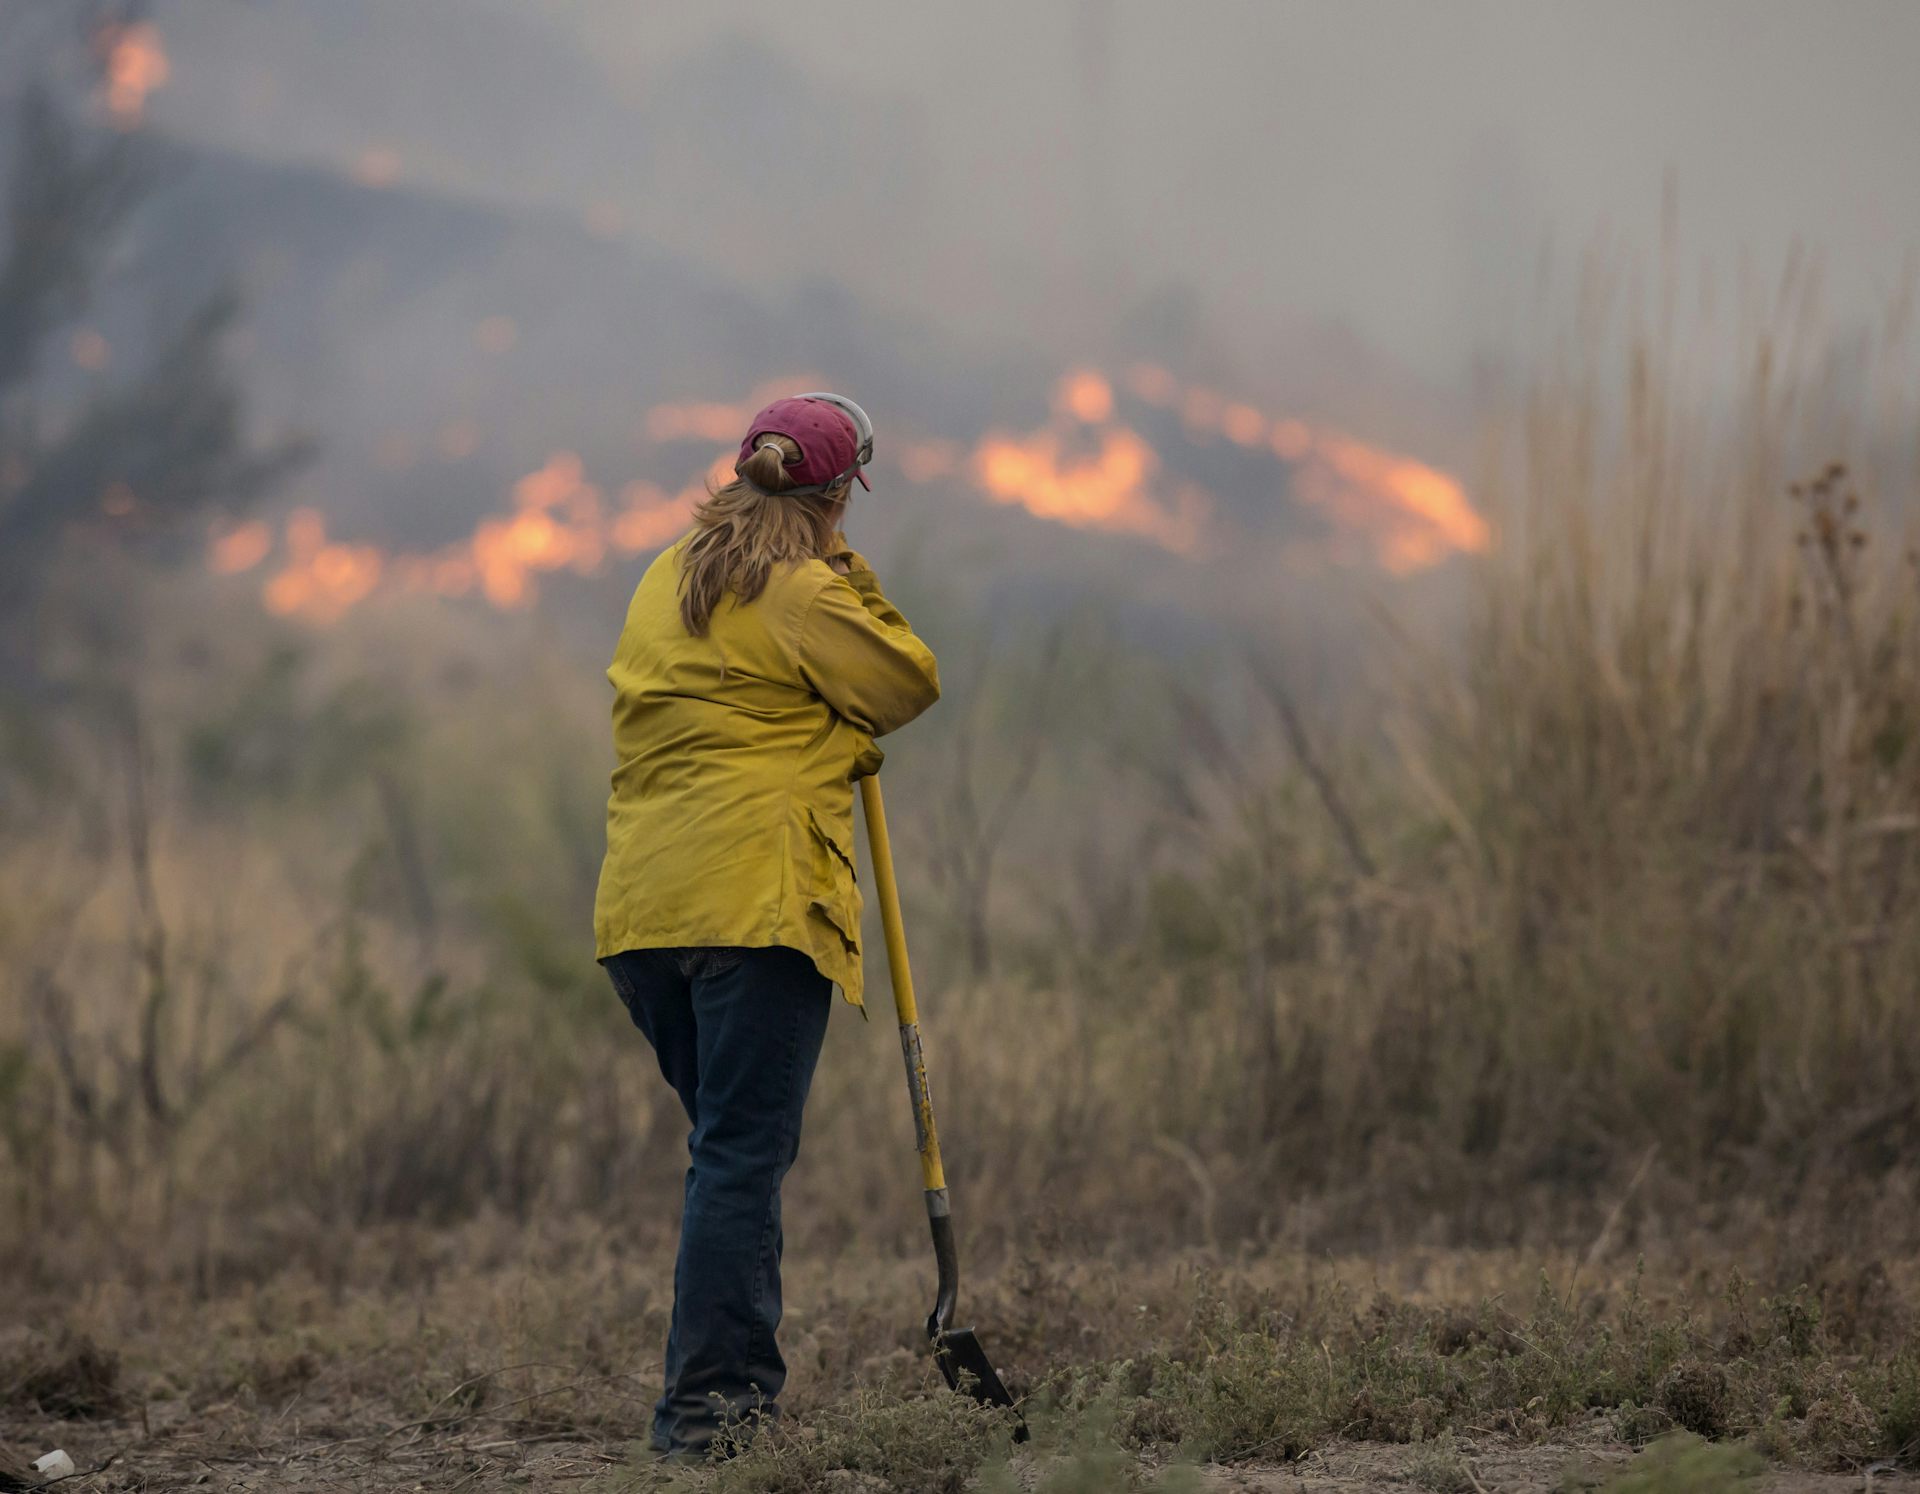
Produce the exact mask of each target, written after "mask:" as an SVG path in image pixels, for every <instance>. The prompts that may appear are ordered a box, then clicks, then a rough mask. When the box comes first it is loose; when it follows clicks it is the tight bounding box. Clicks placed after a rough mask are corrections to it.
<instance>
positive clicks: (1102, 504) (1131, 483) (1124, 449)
mask: <svg viewBox="0 0 1920 1494" xmlns="http://www.w3.org/2000/svg"><path fill="white" fill-rule="evenodd" d="M1098 440H1099V446H1098V449H1097V450H1095V451H1093V452H1091V453H1090V454H1083V455H1078V456H1075V455H1070V454H1069V453H1068V452H1067V449H1066V448H1067V444H1068V443H1067V441H1066V439H1065V437H1064V436H1063V435H1062V433H1061V432H1059V431H1055V430H1041V431H1036V432H1034V433H1033V434H1032V435H1030V436H1027V437H1025V438H1017V437H1007V436H989V437H987V439H986V440H984V441H982V442H981V443H980V447H979V449H978V450H977V451H976V452H975V453H974V459H973V472H974V476H975V478H976V480H977V481H978V482H979V484H980V486H981V488H982V489H984V490H985V492H986V494H987V496H988V497H989V498H991V499H993V500H994V501H995V502H996V503H1017V504H1019V505H1021V506H1022V507H1024V508H1025V509H1026V510H1027V511H1028V512H1029V513H1033V514H1036V515H1038V516H1039V517H1040V518H1043V519H1052V520H1054V521H1056V522H1057V523H1061V524H1073V525H1076V526H1080V527H1093V528H1098V529H1115V530H1119V531H1121V532H1123V533H1128V534H1143V535H1145V536H1147V537H1148V538H1149V539H1154V540H1158V541H1159V542H1160V543H1161V544H1163V545H1165V546H1166V547H1167V548H1168V549H1169V550H1176V551H1181V552H1188V551H1191V550H1192V549H1193V548H1194V546H1195V544H1196V543H1197V542H1198V539H1199V520H1200V517H1201V516H1200V514H1199V513H1198V512H1197V509H1198V508H1199V507H1200V506H1201V505H1199V504H1196V503H1195V502H1194V501H1193V500H1192V499H1191V498H1186V499H1185V500H1184V501H1183V502H1182V504H1181V506H1180V507H1179V508H1178V509H1175V510H1168V509H1166V508H1163V507H1162V506H1161V505H1160V504H1159V503H1158V502H1156V501H1155V499H1154V498H1153V496H1152V495H1151V494H1150V492H1149V491H1148V484H1149V482H1150V481H1151V480H1152V479H1153V477H1154V476H1155V475H1156V474H1157V473H1158V471H1159V467H1160V459H1159V457H1158V456H1156V455H1155V454H1154V451H1153V448H1152V447H1151V446H1149V445H1147V443H1146V442H1145V441H1144V440H1142V439H1141V438H1140V436H1139V435H1138V434H1136V433H1135V432H1133V431H1131V430H1128V429H1127V428H1126V427H1124V426H1119V427H1108V428H1106V429H1104V430H1102V431H1101V432H1099V436H1098Z"/></svg>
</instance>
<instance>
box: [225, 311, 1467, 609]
mask: <svg viewBox="0 0 1920 1494" xmlns="http://www.w3.org/2000/svg"><path fill="white" fill-rule="evenodd" d="M480 328H481V330H480V331H479V332H478V333H477V334H476V341H477V342H479V343H480V344H481V345H482V346H490V347H491V349H492V350H494V351H505V350H506V349H507V348H510V347H511V346H512V344H513V341H514V337H515V330H514V326H513V323H512V322H510V321H508V320H507V319H506V318H504V317H494V318H488V319H487V320H486V321H484V322H482V323H481V324H480ZM814 382H817V381H815V380H812V379H809V378H797V379H783V380H777V381H772V382H770V383H768V384H765V385H762V386H761V387H760V388H759V389H757V390H755V391H754V392H753V394H752V396H751V397H750V398H749V399H748V400H747V401H746V402H744V403H741V404H726V403H718V402H698V401H681V402H672V403H666V404H660V405H656V406H654V407H652V408H651V409H649V410H647V411H646V412H645V414H644V416H643V418H642V420H641V430H642V432H643V434H644V437H645V439H646V440H647V441H649V442H656V443H668V442H679V441H692V440H697V441H707V442H719V443H723V444H724V447H725V449H724V450H722V451H721V453H720V454H719V455H717V456H716V457H715V458H714V460H713V462H712V464H711V466H710V467H709V468H708V469H707V470H706V472H705V473H704V474H703V480H701V481H694V482H691V483H688V484H686V485H684V486H682V487H681V488H680V489H678V490H677V491H673V492H669V491H668V490H667V489H665V488H662V487H660V486H658V485H657V484H655V483H652V482H648V481H644V480H641V481H633V482H629V483H627V484H626V485H625V486H623V487H621V488H620V489H619V491H618V496H617V499H616V500H614V501H609V500H608V499H607V498H606V496H605V495H604V493H603V491H602V489H601V488H600V487H599V486H597V485H596V484H594V483H593V482H590V481H589V480H588V479H587V476H586V473H585V470H584V468H583V466H582V463H581V461H580V458H579V457H578V456H576V455H575V454H573V453H572V452H566V451H561V452H555V453H553V454H552V455H551V456H550V457H549V458H548V459H547V461H546V462H545V463H544V464H543V465H542V466H541V467H539V468H538V469H537V470H535V471H533V472H530V473H528V474H527V475H526V476H524V477H522V478H521V479H519V481H517V482H516V483H515V484H514V485H513V488H512V491H511V495H510V507H509V511H508V512H507V513H505V514H504V515H493V516H489V517H487V518H485V519H482V520H481V521H480V522H479V524H478V525H477V526H476V527H475V529H474V531H473V533H472V535H471V536H469V537H468V538H467V539H465V540H462V541H459V542H457V543H454V544H451V545H448V546H446V547H444V548H442V549H440V550H438V551H435V552H433V553H431V554H425V555H398V556H389V555H387V554H385V553H384V552H383V551H381V550H380V549H378V548H377V547H375V546H372V545H346V544H340V543H336V542H331V541H329V540H328V538H327V534H326V527H325V522H324V520H323V519H322V518H321V516H320V515H319V514H318V513H316V512H314V511H313V510H311V509H301V510H297V511H296V512H294V513H293V514H291V515H290V516H289V517H288V519H287V523H286V529H285V536H284V538H285V545H284V551H285V556H284V563H283V565H282V566H281V568H280V569H279V570H278V571H277V572H275V573H274V574H273V575H272V576H271V578H270V579H269V580H268V581H267V582H266V585H265V589H264V595H265V599H266V603H267V606H268V607H269V608H271V609H272V610H273V611H275V612H278V613H281V614H283V615H288V616H298V617H303V618H306V619H309V620H311V621H315V622H331V621H333V620H334V619H336V618H338V617H340V616H341V615H342V614H344V613H345V612H346V611H348V610H349V609H351V608H352V607H353V606H355V605H357V604H358V603H359V602H360V601H362V600H363V599H365V598H366V597H368V596H370V595H372V594H373V593H374V591H375V590H376V589H378V588H380V587H382V586H385V587H388V588H390V589H392V590H396V591H402V592H424V593H429V594H433V595H439V596H465V595H470V594H473V593H476V592H477V593H478V594H479V595H481V596H483V597H485V598H486V599H487V600H488V601H489V602H491V603H492V604H493V605H494V606H496V607H502V608H514V607H524V606H526V605H528V604H530V603H531V602H532V601H533V600H534V598H535V597H536V596H537V595H538V578H539V577H540V576H541V575H543V574H547V573H552V572H559V571H572V572H575V573H577V574H582V575H589V574H592V573H594V572H596V571H598V570H600V569H601V568H602V567H603V566H604V565H605V563H606V562H607V560H608V558H609V556H611V555H639V554H642V553H644V552H646V551H649V550H655V549H658V548H660V547H661V546H662V545H665V544H667V543H669V542H670V541H672V540H673V539H674V538H675V537H676V536H678V535H679V534H680V533H681V532H683V531H684V530H685V528H686V527H687V524H688V522H689V520H690V515H691V511H692V508H693V506H694V504H695V503H697V502H698V501H699V500H700V499H701V498H702V497H704V496H705V494H706V491H707V487H708V486H709V485H710V486H715V487H717V486H720V485H722V484H724V483H727V482H730V481H731V480H732V478H733V460H734V455H733V450H732V446H733V442H734V440H735V438H736V436H737V435H738V433H739V432H741V431H742V430H744V429H745V427H746V423H747V421H748V420H749V419H750V418H751V416H752V412H753V411H754V410H755V409H757V408H759V406H760V405H761V404H763V403H765V401H766V400H767V399H768V398H771V397H773V396H774V395H776V394H778V393H780V392H782V391H783V390H786V389H792V388H805V387H807V385H808V384H809V383H814ZM1120 390H1124V391H1125V392H1126V394H1127V395H1129V396H1130V397H1131V398H1132V399H1134V400H1137V401H1139V402H1140V403H1141V404H1144V405H1147V406H1150V407H1152V408H1154V409H1158V410H1162V411H1166V412H1168V413H1170V414H1172V415H1174V416H1177V417H1178V419H1179V421H1180V424H1181V426H1182V428H1183V429H1184V430H1185V431H1186V432H1187V434H1188V435H1189V436H1190V437H1191V438H1192V439H1194V440H1198V441H1212V440H1215V439H1220V438H1224V439H1225V440H1228V441H1231V442H1232V443H1234V444H1235V445H1236V446H1239V447H1242V448H1244V449H1245V450H1247V451H1250V452H1262V453H1266V454H1268V455H1269V456H1271V457H1272V458H1274V459H1277V460H1278V461H1280V462H1282V463H1285V464H1286V465H1287V467H1288V468H1289V470H1290V475H1291V486H1292V490H1293V492H1294V493H1295V494H1296V495H1297V496H1298V497H1299V498H1300V499H1301V500H1302V501H1303V502H1306V503H1308V504H1310V505H1312V506H1313V507H1314V508H1316V509H1318V510H1319V511H1320V512H1321V513H1322V514H1324V515H1325V517H1326V518H1327V520H1328V522H1329V524H1330V526H1331V527H1332V529H1333V531H1334V535H1333V539H1332V541H1331V543H1330V544H1329V545H1327V546H1323V547H1318V548H1316V549H1315V550H1313V551H1309V552H1295V554H1296V558H1308V557H1309V556H1317V557H1320V558H1325V556H1327V555H1328V554H1330V555H1331V556H1333V557H1334V558H1336V559H1347V558H1364V559H1370V560H1372V561H1373V562H1374V563H1375V564H1378V565H1380V566H1382V567H1383V568H1385V569H1386V570H1387V571H1389V572H1391V573H1393V574H1395V575H1406V574H1409V573H1411V572H1414V571H1418V570H1422V569H1425V568H1427V567H1430V566H1433V565H1437V564H1439V563H1440V562H1441V561H1443V560H1445V559H1446V558H1448V557H1449V556H1451V555H1456V554H1461V553H1471V552H1474V551H1479V550H1484V549H1485V548H1486V547H1487V545H1488V544H1489V543H1490V542H1491V534H1490V531H1489V529H1488V526H1487V523H1486V520H1485V519H1483V518H1482V517H1481V516H1480V514H1479V513H1478V512H1476V511H1475V509H1474V507H1473V504H1472V502H1471V501H1470V500H1469V498H1468V497H1467V494H1466V492H1465V491H1464V490H1463V489H1462V488H1461V486H1460V484H1459V483H1458V482H1457V481H1455V480H1454V479H1453V478H1452V477H1450V476H1448V475H1447V474H1446V473H1444V472H1441V471H1439V470H1437V469H1436V468H1433V467H1430V466H1427V465H1426V464H1424V463H1422V462H1418V461H1415V460H1413V459H1412V458H1410V457H1406V456H1402V455H1399V454H1398V453H1395V452H1392V451H1388V450H1385V449H1383V448H1381V447H1377V446H1373V445H1370V444H1368V443H1366V442H1364V441H1361V440H1359V439H1358V438H1356V437H1353V436H1351V435H1347V434H1345V433H1343V432H1340V431H1337V430H1333V429H1330V428H1325V427H1316V426H1313V425H1310V424H1308V423H1307V422H1305V421H1303V420H1299V419H1296V418H1292V417H1287V416H1273V415H1269V414H1267V413H1266V412H1263V411H1262V410H1260V409H1258V408H1256V407H1255V406H1254V405H1252V404H1249V403H1246V402H1244V401H1240V400H1234V399H1229V398H1228V397H1226V396H1225V395H1222V394H1221V393H1219V392H1218V391H1216V390H1213V389H1209V388H1206V387H1203V386H1199V385H1184V384H1182V383H1181V381H1180V380H1178V379H1177V378H1175V377H1174V375H1173V374H1171V373H1170V372H1168V371H1167V370H1166V369H1164V368H1161V367H1160V366H1158V365H1156V364H1150V363H1136V364H1134V365H1132V366H1131V367H1129V368H1127V369H1126V370H1125V371H1124V373H1123V374H1122V376H1121V377H1120V379H1119V380H1118V381H1116V380H1114V379H1112V378H1110V377H1109V376H1107V375H1106V374H1103V373H1101V372H1099V371H1098V370H1095V369H1091V368H1080V369H1075V370H1073V371H1071V372H1069V373H1068V374H1066V375H1065V376H1064V377H1063V378H1062V379H1060V381H1059V382H1058V384H1057V385H1056V386H1055V389H1054V393H1053V399H1052V409H1053V414H1052V416H1051V418H1050V420H1049V421H1048V422H1047V423H1046V424H1045V425H1043V426H1041V427H1039V428H1038V429H1036V430H1033V431H1030V432H1027V433H1025V434H1009V433H1006V432H989V433H988V434H987V435H986V436H984V437H983V438H981V439H980V440H979V441H978V442H977V443H976V444H975V445H974V447H973V448H972V450H971V451H968V450H967V449H966V448H965V447H964V446H963V445H962V444H961V443H959V442H956V441H951V440H944V439H938V438H928V439H921V440H910V441H904V442H901V443H900V444H899V445H898V446H897V447H894V448H892V449H894V450H896V451H897V452H898V456H897V460H898V462H899V468H900V472H901V474H902V475H903V476H904V477H905V478H906V479H907V480H908V481H910V482H914V483H931V482H939V481H942V480H946V479H950V478H952V477H954V476H956V475H962V474H964V475H965V477H966V478H968V479H969V480H970V481H971V482H972V483H973V484H974V485H975V486H976V487H977V488H978V489H979V490H980V492H981V493H982V494H983V495H984V496H985V497H986V498H987V499H988V500H989V501H991V502H994V503H999V504H1006V505H1012V506H1017V507H1020V508H1023V509H1025V510H1026V511H1027V512H1028V513H1030V514H1032V515H1034V516H1035V517H1037V518H1042V519H1046V520H1049V521H1051V522H1053V523H1058V524H1066V525H1071V526H1075V527H1080V528H1095V529H1105V530H1111V531H1114V532H1117V533H1122V534H1133V535H1138V536H1140V537H1142V538H1145V539H1148V540H1151V541H1153V542H1154V543H1156V544H1159V545H1161V546H1163V547H1164V548H1166V549H1168V550H1170V551H1173V552H1174V553H1176V554H1181V555H1195V554H1198V553H1200V552H1202V551H1204V550H1205V549H1207V548H1208V546H1209V544H1211V543H1214V542H1217V541H1218V540H1219V539H1220V536H1219V535H1217V534H1216V533H1215V525H1216V518H1217V514H1216V509H1217V505H1216V504H1215V502H1214V501H1213V499H1212V498H1211V497H1210V496H1209V495H1208V494H1207V493H1205V492H1204V491H1202V490H1201V489H1199V488H1197V487H1194V486H1193V485H1191V484H1183V483H1177V482H1172V481H1170V480H1169V478H1168V477H1167V475H1166V470H1165V468H1166V464H1165V463H1164V462H1163V461H1162V459H1161V457H1160V454H1159V453H1158V452H1156V451H1155V450H1154V448H1153V446H1152V445H1151V443H1150V442H1149V441H1148V440H1147V438H1146V437H1145V436H1144V435H1142V434H1141V432H1140V431H1138V430H1137V429H1135V428H1134V427H1133V426H1131V425H1129V424H1126V423H1125V422H1124V421H1123V420H1121V419H1120V418H1119V417H1118V415H1117V413H1116V412H1117V410H1118V403H1119V401H1118V391H1120ZM479 437H480V428H479V426H478V425H477V424H476V423H475V422H473V421H472V420H460V421H455V422H452V423H450V424H448V425H446V426H443V427H442V428H441V429H440V430H439V431H438V432H437V434H436V438H435V439H436V441H437V444H438V447H439V450H440V451H441V453H442V454H443V455H444V456H445V457H446V458H447V459H448V460H450V461H457V460H463V459H464V458H465V457H467V456H468V455H470V454H471V453H472V452H473V451H474V450H475V449H476V447H477V445H478V442H479ZM387 445H388V446H390V447H391V449H390V450H389V449H386V447H385V446H383V448H382V451H381V452H380V453H379V455H380V457H381V459H382V460H384V461H387V462H389V463H391V464H402V463H403V462H412V461H413V460H414V459H415V457H414V452H415V445H414V443H413V442H412V440H411V439H409V438H405V437H395V438H393V439H392V440H391V441H390V442H389V443H387ZM272 549H273V536H272V532H271V530H270V529H269V528H268V526H266V525H265V524H263V523H261V522H259V521H257V520H256V521H250V522H248V523H245V524H240V525H237V526H235V527H233V528H231V529H228V530H224V531H221V532H218V533H216V534H215V535H214V536H213V537H212V539H211V541H210V543H209V548H208V555H207V564H208V567H209V568H210V569H211V570H213V571H215V572H217V573H219V574H223V575H232V574H238V573H240V572H243V571H249V570H252V569H254V568H255V567H256V566H258V565H260V564H261V563H262V561H264V560H265V559H266V558H267V556H268V555H269V554H271V553H272Z"/></svg>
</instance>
